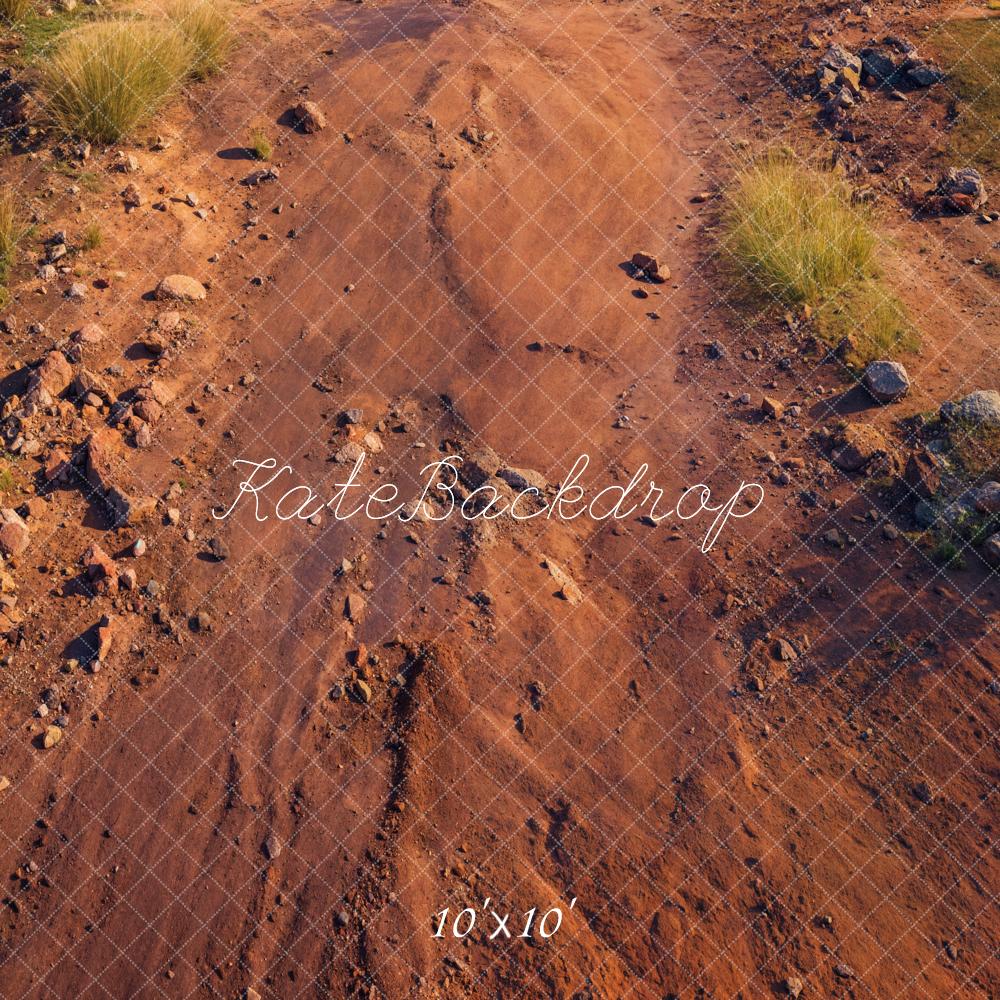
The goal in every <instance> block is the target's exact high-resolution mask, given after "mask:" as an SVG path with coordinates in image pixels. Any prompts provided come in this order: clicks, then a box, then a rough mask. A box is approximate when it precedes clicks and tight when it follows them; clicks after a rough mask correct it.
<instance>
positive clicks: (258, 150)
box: [250, 128, 274, 160]
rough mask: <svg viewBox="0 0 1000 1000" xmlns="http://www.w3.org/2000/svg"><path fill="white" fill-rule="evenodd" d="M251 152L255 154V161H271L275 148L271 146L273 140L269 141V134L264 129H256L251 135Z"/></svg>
mask: <svg viewBox="0 0 1000 1000" xmlns="http://www.w3.org/2000/svg"><path fill="white" fill-rule="evenodd" d="M250 152H251V153H253V155H254V158H255V159H258V160H269V159H271V156H272V154H273V153H274V148H273V147H272V146H271V140H270V139H268V137H267V133H266V132H265V131H264V130H263V129H262V128H255V129H254V130H253V131H252V132H251V133H250Z"/></svg>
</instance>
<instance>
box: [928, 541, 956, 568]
mask: <svg viewBox="0 0 1000 1000" xmlns="http://www.w3.org/2000/svg"><path fill="white" fill-rule="evenodd" d="M930 557H931V561H932V562H935V563H937V564H938V566H943V567H944V568H945V569H965V558H964V557H963V555H962V550H961V549H960V548H959V547H958V546H957V545H956V544H955V543H954V542H953V541H952V540H951V539H950V538H942V539H941V540H940V541H938V543H937V544H936V545H935V546H934V547H933V548H932V549H931V551H930Z"/></svg>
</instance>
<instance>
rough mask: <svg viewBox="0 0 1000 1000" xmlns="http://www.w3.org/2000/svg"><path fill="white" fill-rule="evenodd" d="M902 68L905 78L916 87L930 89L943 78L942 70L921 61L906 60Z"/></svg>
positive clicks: (932, 64) (930, 63)
mask: <svg viewBox="0 0 1000 1000" xmlns="http://www.w3.org/2000/svg"><path fill="white" fill-rule="evenodd" d="M903 68H904V69H905V70H906V78H907V79H908V80H909V81H910V83H912V84H913V85H914V86H916V87H932V86H934V84H935V83H940V82H941V81H942V80H944V78H945V73H944V70H942V69H941V68H940V67H939V66H935V65H934V63H932V62H925V61H924V60H923V59H907V60H906V62H905V63H904V64H903Z"/></svg>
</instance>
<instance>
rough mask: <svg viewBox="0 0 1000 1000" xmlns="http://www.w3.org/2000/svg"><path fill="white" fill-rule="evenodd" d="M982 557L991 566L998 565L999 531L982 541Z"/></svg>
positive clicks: (999, 552) (999, 564)
mask: <svg viewBox="0 0 1000 1000" xmlns="http://www.w3.org/2000/svg"><path fill="white" fill-rule="evenodd" d="M983 558H984V559H985V560H986V561H987V562H988V563H990V565H992V566H1000V531H998V532H997V533H996V534H995V535H990V537H989V538H987V539H986V541H985V542H983Z"/></svg>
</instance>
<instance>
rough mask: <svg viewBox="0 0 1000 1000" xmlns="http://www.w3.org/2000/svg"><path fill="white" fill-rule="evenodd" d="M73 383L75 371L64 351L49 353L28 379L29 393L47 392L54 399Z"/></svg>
mask: <svg viewBox="0 0 1000 1000" xmlns="http://www.w3.org/2000/svg"><path fill="white" fill-rule="evenodd" d="M72 381H73V369H72V367H71V366H70V363H69V362H68V361H67V360H66V358H65V357H64V356H63V353H62V351H49V353H48V354H46V355H45V358H44V360H43V361H42V363H41V364H40V365H39V366H38V367H37V368H36V369H35V370H34V371H33V372H32V373H31V377H30V378H29V379H28V393H29V394H34V395H37V394H38V393H39V392H41V391H44V392H47V393H48V394H49V395H50V396H52V397H53V398H54V397H56V396H58V395H59V394H60V393H61V392H64V391H65V389H66V387H67V386H68V385H69V384H70V382H72Z"/></svg>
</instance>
